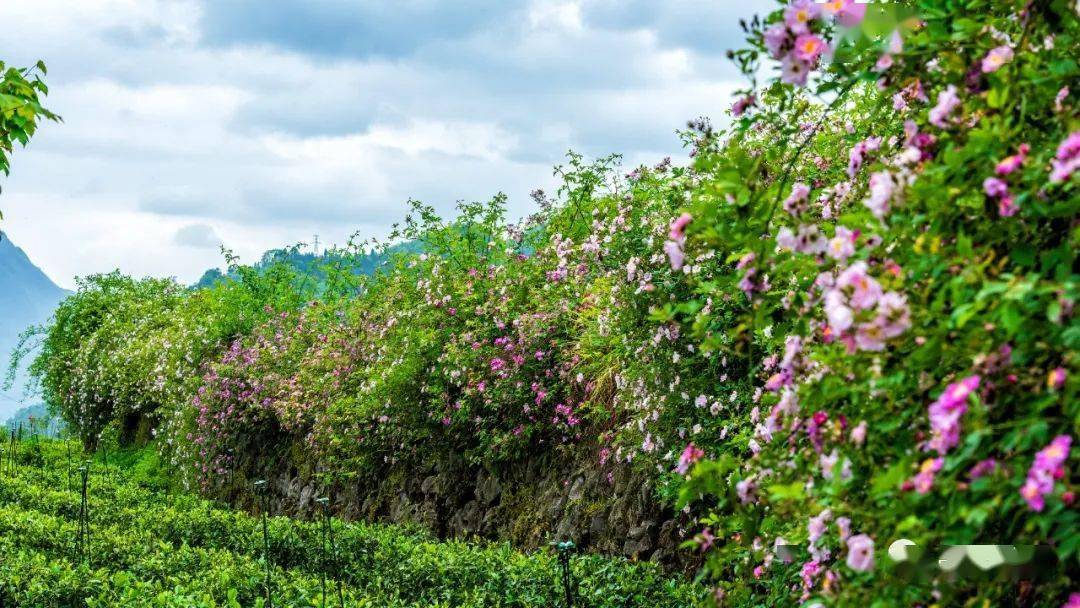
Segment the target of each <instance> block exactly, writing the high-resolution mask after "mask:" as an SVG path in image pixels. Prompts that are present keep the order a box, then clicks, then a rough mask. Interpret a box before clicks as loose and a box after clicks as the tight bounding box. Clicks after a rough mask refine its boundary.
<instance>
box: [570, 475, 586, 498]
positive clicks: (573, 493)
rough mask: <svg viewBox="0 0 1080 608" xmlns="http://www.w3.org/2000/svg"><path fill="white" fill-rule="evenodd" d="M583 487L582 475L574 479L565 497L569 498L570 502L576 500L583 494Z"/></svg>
mask: <svg viewBox="0 0 1080 608" xmlns="http://www.w3.org/2000/svg"><path fill="white" fill-rule="evenodd" d="M584 487H585V478H584V477H578V478H576V479H574V484H573V485H572V486H570V492H569V493H568V494H567V498H569V499H570V501H572V502H577V501H579V500H581V498H582V496H584V495H585V491H584Z"/></svg>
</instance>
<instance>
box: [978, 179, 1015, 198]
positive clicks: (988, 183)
mask: <svg viewBox="0 0 1080 608" xmlns="http://www.w3.org/2000/svg"><path fill="white" fill-rule="evenodd" d="M983 192H986V196H989V197H990V198H998V197H999V196H1004V195H1006V194H1008V192H1009V184H1007V183H1005V180H1003V179H1001V178H998V177H988V178H986V179H984V180H983Z"/></svg>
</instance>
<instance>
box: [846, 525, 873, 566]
mask: <svg viewBox="0 0 1080 608" xmlns="http://www.w3.org/2000/svg"><path fill="white" fill-rule="evenodd" d="M847 548H848V554H847V565H848V567H849V568H851V569H852V570H855V571H857V572H869V571H870V570H873V569H874V540H873V539H872V538H870V537H869V536H867V535H865V534H856V535H855V536H852V537H850V538H848V539H847Z"/></svg>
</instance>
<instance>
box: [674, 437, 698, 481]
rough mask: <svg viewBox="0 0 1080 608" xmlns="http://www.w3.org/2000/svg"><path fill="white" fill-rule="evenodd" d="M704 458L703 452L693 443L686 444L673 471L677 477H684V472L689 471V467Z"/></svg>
mask: <svg viewBox="0 0 1080 608" xmlns="http://www.w3.org/2000/svg"><path fill="white" fill-rule="evenodd" d="M704 456H705V452H704V451H703V450H701V449H700V448H698V447H697V446H695V445H694V444H693V443H688V444H686V449H684V450H683V453H682V455H681V456H679V465H678V466H677V467H675V471H676V472H677V473H678V474H679V475H686V472H687V471H689V470H690V467H691V466H693V464H694V463H696V462H697V461H699V460H701V459H702V458H703V457H704Z"/></svg>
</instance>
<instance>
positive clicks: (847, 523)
mask: <svg viewBox="0 0 1080 608" xmlns="http://www.w3.org/2000/svg"><path fill="white" fill-rule="evenodd" d="M836 527H837V528H838V529H839V530H840V542H844V541H846V540H847V539H848V537H850V536H851V520H850V519H848V518H846V517H837V518H836Z"/></svg>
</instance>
